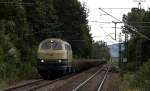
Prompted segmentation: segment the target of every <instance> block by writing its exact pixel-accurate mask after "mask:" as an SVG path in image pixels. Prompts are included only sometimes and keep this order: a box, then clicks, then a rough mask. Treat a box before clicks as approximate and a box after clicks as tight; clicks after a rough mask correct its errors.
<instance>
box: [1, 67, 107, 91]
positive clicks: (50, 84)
mask: <svg viewBox="0 0 150 91" xmlns="http://www.w3.org/2000/svg"><path fill="white" fill-rule="evenodd" d="M97 70H98V71H97ZM108 71H109V69H108V68H106V67H105V68H104V67H102V68H101V67H96V68H91V69H89V70H87V71H83V72H81V73H74V74H70V75H67V76H63V77H60V78H58V79H55V80H42V79H40V80H37V81H33V82H30V83H27V84H23V85H19V86H15V87H10V88H7V89H4V90H2V91H72V90H73V91H101V88H102V87H103V84H104V83H105V80H106V79H107V74H108ZM94 72H95V73H94ZM92 74H93V75H92ZM80 75H81V76H83V77H81V76H80ZM84 75H89V76H87V78H88V79H87V78H86V76H84ZM91 75H92V76H91ZM83 78H85V79H86V80H85V81H84V80H82V79H83ZM77 79H78V80H77ZM79 79H80V80H82V81H80V80H79ZM74 81H76V82H78V83H77V84H76V83H74ZM92 81H93V82H94V83H95V81H97V82H96V83H97V85H96V87H94V88H96V90H93V89H92V90H88V89H85V88H88V87H89V88H90V86H91V83H93V82H92ZM68 82H71V83H68ZM80 83H81V84H80ZM65 84H66V85H67V84H68V85H69V84H70V86H69V87H68V88H67V86H65ZM73 84H74V85H73ZM78 84H80V85H79V86H77V85H78ZM61 86H62V87H64V86H65V87H64V88H65V89H59V88H60V87H61ZM51 88H52V89H51ZM55 89H57V90H55ZM69 89H70V90H69ZM98 89H99V90H98Z"/></svg>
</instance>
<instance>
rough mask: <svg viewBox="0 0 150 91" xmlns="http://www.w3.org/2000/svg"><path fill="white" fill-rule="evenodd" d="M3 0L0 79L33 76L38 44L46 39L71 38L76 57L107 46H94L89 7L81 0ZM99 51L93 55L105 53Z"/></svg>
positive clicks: (88, 55) (90, 56) (0, 22)
mask: <svg viewBox="0 0 150 91" xmlns="http://www.w3.org/2000/svg"><path fill="white" fill-rule="evenodd" d="M0 2H3V3H0V13H1V14H0V80H2V79H5V80H10V79H13V80H17V79H22V78H26V79H28V78H31V77H34V75H36V72H37V71H36V52H37V47H38V45H39V43H40V42H41V41H42V40H44V39H46V38H61V39H63V40H66V41H68V42H69V43H70V44H71V45H72V49H73V54H74V57H76V58H79V57H80V58H92V56H93V55H92V49H93V48H95V49H94V50H97V49H98V47H104V50H105V49H106V48H105V47H106V45H102V46H101V45H98V46H95V45H97V44H96V43H95V44H94V45H93V40H92V37H91V34H90V29H89V26H88V21H87V16H88V13H87V9H86V8H85V6H84V5H82V4H81V3H80V2H79V1H78V0H7V2H6V0H0ZM104 50H102V49H99V51H104ZM94 52H95V51H94ZM97 53H98V52H96V54H94V56H93V58H99V57H96V56H98V55H103V54H99V53H98V54H97Z"/></svg>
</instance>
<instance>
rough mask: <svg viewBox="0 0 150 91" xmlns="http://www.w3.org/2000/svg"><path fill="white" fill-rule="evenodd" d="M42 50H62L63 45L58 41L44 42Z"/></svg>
mask: <svg viewBox="0 0 150 91" xmlns="http://www.w3.org/2000/svg"><path fill="white" fill-rule="evenodd" d="M41 49H51V50H62V44H61V42H59V41H56V40H50V41H49V40H48V41H45V42H43V44H42V46H41Z"/></svg>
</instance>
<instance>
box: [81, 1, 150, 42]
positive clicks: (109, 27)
mask: <svg viewBox="0 0 150 91" xmlns="http://www.w3.org/2000/svg"><path fill="white" fill-rule="evenodd" d="M79 1H81V2H82V3H85V5H86V8H88V9H89V16H88V21H89V26H90V27H91V33H92V37H93V39H94V40H95V41H100V40H103V41H105V42H107V44H108V45H111V44H114V43H118V37H119V34H120V32H121V26H123V24H117V40H114V38H115V35H114V33H115V29H114V27H115V25H114V24H113V23H97V22H95V21H98V22H112V21H114V22H118V21H117V20H116V19H113V18H112V17H110V16H109V15H106V14H105V13H104V12H102V11H101V10H100V9H99V8H102V9H103V10H104V11H106V12H107V13H109V14H111V15H113V16H114V17H116V18H117V19H119V20H122V15H123V14H127V13H128V12H130V11H131V8H133V7H136V8H137V7H138V2H134V0H79ZM142 1H143V0H142ZM144 1H145V2H142V5H141V7H142V8H144V9H146V10H147V9H148V8H149V7H150V0H144ZM106 8H128V9H106ZM122 40H124V35H122Z"/></svg>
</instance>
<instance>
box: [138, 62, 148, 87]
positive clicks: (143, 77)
mask: <svg viewBox="0 0 150 91" xmlns="http://www.w3.org/2000/svg"><path fill="white" fill-rule="evenodd" d="M136 81H137V84H138V85H140V86H142V87H145V86H146V87H147V86H149V87H150V61H148V62H146V63H145V64H144V65H143V66H142V67H140V69H139V70H138V72H137V75H136Z"/></svg>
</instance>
